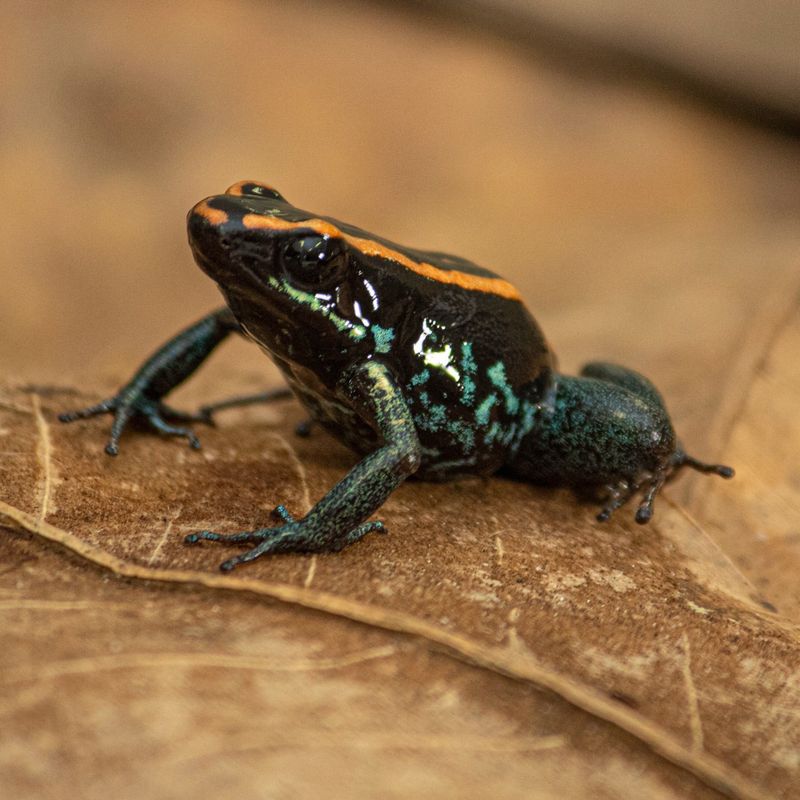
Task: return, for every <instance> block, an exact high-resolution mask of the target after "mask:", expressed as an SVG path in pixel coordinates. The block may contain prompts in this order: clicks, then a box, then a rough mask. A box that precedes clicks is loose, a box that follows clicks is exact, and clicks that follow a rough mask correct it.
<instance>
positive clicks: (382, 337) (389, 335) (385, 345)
mask: <svg viewBox="0 0 800 800" xmlns="http://www.w3.org/2000/svg"><path fill="white" fill-rule="evenodd" d="M369 329H370V331H371V332H372V336H373V337H374V339H375V352H376V353H391V351H392V341H393V340H394V328H382V327H381V326H380V325H377V324H376V323H373V324H372V325H370V328H369Z"/></svg>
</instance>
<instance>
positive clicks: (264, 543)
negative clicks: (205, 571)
mask: <svg viewBox="0 0 800 800" xmlns="http://www.w3.org/2000/svg"><path fill="white" fill-rule="evenodd" d="M272 515H273V516H274V517H276V518H277V519H279V520H281V521H282V522H283V523H284V524H283V525H279V526H278V527H277V528H259V529H257V530H254V531H241V532H240V533H229V534H222V533H215V532H214V531H198V532H197V533H190V534H189V535H188V536H187V537H186V538H185V539H184V541H185V542H186V543H187V544H196V543H197V542H199V541H208V542H221V543H223V544H239V543H241V542H258V544H257V545H256V546H255V547H254V548H252V549H251V550H248V551H247V552H245V553H241V554H240V555H238V556H234V557H233V558H229V559H228V560H227V561H223V562H222V564H220V566H219V568H220V569H221V570H222V571H223V572H230V571H231V570H232V569H233V568H234V567H236V566H238V565H239V564H246V563H247V562H248V561H255V560H256V559H257V558H260V557H261V556H263V555H268V554H269V553H292V552H295V553H321V552H335V551H337V550H342V549H344V548H345V547H347V546H348V545H351V544H353V543H354V542H357V541H358V540H359V539H361V538H362V537H363V536H366V534H368V533H372V532H373V531H376V532H380V533H384V532H385V528H384V525H383V523H382V522H362V523H361V525H358V526H357V527H356V528H354V529H353V530H351V531H349V532H347V533H346V534H345V535H344V536H333V537H331V536H330V535H328V534H326V533H325V532H323V531H320V530H317V529H315V528H314V526H313V525H311V524H309V523H308V522H305V521H304V520H295V519H294V517H293V516H292V515H291V514H290V513H289V512H288V511H287V510H286V508H285V507H284V506H276V508H275V509H274V510H273V512H272Z"/></svg>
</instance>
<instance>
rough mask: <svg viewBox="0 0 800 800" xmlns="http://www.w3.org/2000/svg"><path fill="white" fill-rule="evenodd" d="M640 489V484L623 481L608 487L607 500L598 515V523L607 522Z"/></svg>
mask: <svg viewBox="0 0 800 800" xmlns="http://www.w3.org/2000/svg"><path fill="white" fill-rule="evenodd" d="M638 488H639V486H638V484H636V483H633V482H632V481H628V480H625V479H622V480H620V481H618V482H617V483H613V484H610V485H608V486H606V499H605V503H604V505H603V508H602V509H601V510H600V513H599V514H598V515H597V521H598V522H606V521H607V520H608V519H610V517H611V515H612V514H613V513H614V512H615V511H616V510H617V509H618V508H620V507H621V506H624V505H625V503H627V502H628V500H630V499H631V497H632V496H633V495H634V493H635V492H636V490H637V489H638Z"/></svg>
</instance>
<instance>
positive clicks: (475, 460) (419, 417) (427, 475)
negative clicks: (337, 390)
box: [286, 375, 508, 480]
mask: <svg viewBox="0 0 800 800" xmlns="http://www.w3.org/2000/svg"><path fill="white" fill-rule="evenodd" d="M286 378H287V381H288V383H289V385H290V386H291V388H292V390H293V391H294V393H295V394H296V395H297V397H298V399H299V400H300V401H301V403H302V404H303V405H304V406H305V408H306V409H307V410H308V413H309V414H310V416H311V418H312V419H313V420H314V421H315V422H318V423H319V424H320V425H322V426H323V427H324V428H325V429H326V430H328V431H329V432H330V433H332V434H333V435H334V436H335V437H336V438H337V439H339V440H340V441H341V442H343V443H344V444H345V445H347V446H348V447H349V448H351V449H352V450H355V451H356V452H357V453H360V454H361V455H366V454H368V453H371V452H373V451H374V450H375V449H377V448H378V447H380V444H381V440H380V437H379V436H378V434H377V433H376V431H375V430H374V429H373V428H372V427H371V426H370V425H368V424H367V423H366V422H365V421H364V419H363V418H362V417H361V416H359V414H357V413H356V412H355V411H354V410H353V409H352V408H351V407H350V406H348V405H346V404H345V403H343V402H342V401H341V400H340V399H339V398H338V397H337V396H336V395H334V394H332V393H330V392H327V391H313V390H311V389H309V388H308V386H306V385H305V384H301V383H299V382H298V381H297V380H295V379H294V378H293V377H292V376H290V375H287V376H286ZM411 412H412V416H413V417H414V423H415V427H416V429H417V435H418V436H419V441H420V445H421V447H422V462H421V464H420V468H419V470H418V472H417V473H416V477H418V478H422V479H424V480H448V479H450V478H453V477H455V476H458V475H467V474H470V475H474V474H482V475H488V474H491V473H492V472H496V471H497V470H498V469H499V468H500V467H501V466H502V465H503V463H504V461H505V455H506V450H507V447H506V446H505V444H504V442H503V438H508V436H506V437H503V436H498V437H497V441H496V442H494V441H489V442H487V441H486V440H485V437H486V431H485V430H482V429H481V428H480V427H478V426H469V425H468V424H467V423H466V422H464V421H463V420H461V419H447V418H444V417H442V418H440V417H441V415H439V414H437V413H436V412H434V413H433V414H431V412H430V410H429V409H427V408H424V407H422V406H418V405H417V404H415V403H412V407H411Z"/></svg>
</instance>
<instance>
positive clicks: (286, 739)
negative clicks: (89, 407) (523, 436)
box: [0, 2, 800, 800]
mask: <svg viewBox="0 0 800 800" xmlns="http://www.w3.org/2000/svg"><path fill="white" fill-rule="evenodd" d="M3 5H4V8H6V9H7V12H8V13H6V14H5V15H4V30H3V32H2V34H0V36H2V46H1V47H0V74H2V75H3V76H4V79H3V81H2V82H0V104H2V106H1V107H2V126H1V127H0V174H2V175H3V188H4V200H5V202H4V212H3V224H2V230H3V234H4V235H3V252H2V255H0V277H1V278H2V285H3V286H4V291H3V293H2V296H0V332H1V334H2V335H0V369H1V370H2V375H1V376H0V377H2V389H0V437H2V439H0V441H1V442H2V447H1V448H0V449H2V452H3V457H2V459H0V501H2V502H3V503H4V504H5V505H4V506H0V509H4V510H5V513H6V515H7V516H6V520H7V521H8V525H7V526H6V527H3V528H0V531H1V532H2V534H3V535H2V537H0V613H2V614H3V615H5V617H4V622H3V626H2V630H3V634H2V635H1V637H0V641H2V642H3V645H4V646H3V647H2V653H1V654H0V665H1V666H0V686H2V694H0V709H1V710H0V716H2V727H3V730H4V734H5V735H4V737H3V740H2V742H0V784H2V785H4V786H9V787H12V789H13V792H12V793H13V795H14V796H15V797H31V798H33V797H36V798H39V797H44V796H46V797H54V798H61V797H74V796H82V797H87V798H93V797H98V798H99V797H107V796H109V794H113V795H115V796H117V797H120V798H126V797H131V798H138V797H143V796H147V797H176V796H177V797H204V796H212V795H213V796H215V797H218V798H220V797H221V798H225V797H237V798H250V797H253V798H256V797H263V796H269V797H276V798H280V797H296V796H309V797H311V796H319V795H320V793H325V794H326V795H327V796H333V797H343V798H344V797H347V798H349V797H372V796H376V795H380V796H384V797H398V798H400V797H410V796H419V795H425V796H430V797H448V796H461V797H476V798H477V797H485V796H496V797H501V798H506V797H508V798H516V797H535V798H540V797H541V798H550V797H554V798H555V797H564V796H568V797H570V798H578V799H580V798H584V797H586V798H589V797H608V798H623V797H631V796H642V797H645V796H646V797H653V798H665V799H666V798H669V799H670V800H671V799H672V798H706V797H708V798H711V797H717V796H719V794H718V792H719V791H725V792H727V793H728V794H732V795H734V796H740V797H781V798H791V797H792V796H793V791H794V789H793V787H796V786H797V784H798V781H800V762H798V759H797V752H798V747H800V742H798V737H797V725H796V717H797V714H798V711H800V696H799V693H798V688H797V686H796V680H795V678H794V674H795V671H796V664H797V663H798V656H800V652H798V651H800V636H799V635H798V631H797V627H796V625H797V623H798V622H800V589H798V583H797V580H796V575H797V565H798V563H799V562H800V535H798V534H799V532H800V528H799V527H798V525H799V524H800V523H799V522H798V520H799V519H800V513H798V512H799V511H800V478H799V477H798V474H799V473H798V467H797V461H796V453H797V452H798V449H799V448H798V444H800V432H798V429H797V425H796V421H795V420H794V409H795V407H796V398H797V391H798V386H799V385H800V377H799V376H798V359H797V354H798V347H800V340H798V333H797V328H798V325H799V324H800V322H799V321H798V299H800V269H798V264H799V263H800V260H799V258H798V252H799V251H800V232H799V230H798V224H797V219H798V212H799V211H800V152H799V151H800V147H799V146H798V144H797V142H796V141H792V140H787V139H781V138H778V137H776V136H774V135H771V134H769V133H766V132H758V131H757V130H756V129H754V128H752V127H747V128H745V127H740V126H738V125H737V124H736V123H735V122H734V121H732V120H731V119H726V118H724V117H721V116H716V115H714V114H712V113H709V112H707V111H705V110H704V109H703V108H702V107H700V106H698V105H693V104H692V103H690V102H688V101H686V102H681V101H680V100H679V99H678V98H677V96H675V95H672V94H671V95H665V94H664V93H662V92H659V91H655V90H654V91H647V90H645V89H643V88H642V87H641V86H638V85H637V86H631V85H628V84H627V83H626V82H625V81H624V80H622V79H620V80H619V81H617V82H615V81H610V80H609V78H608V76H607V75H606V76H604V77H603V78H602V79H600V78H598V79H597V80H592V79H591V77H589V76H586V75H585V74H584V75H580V76H579V75H577V74H574V73H571V72H568V71H560V70H558V69H556V67H555V66H554V65H553V64H552V62H551V61H549V60H548V59H542V60H538V59H536V58H535V57H533V58H532V57H530V54H528V55H526V56H525V57H522V56H521V55H520V54H519V52H518V51H517V50H514V49H508V48H506V47H504V46H503V44H502V42H501V41H499V40H496V39H491V40H489V39H486V38H483V37H481V36H480V35H478V34H477V33H470V32H468V31H466V30H464V29H463V28H461V27H459V26H455V27H453V28H452V29H450V28H448V27H447V26H445V25H443V24H442V22H441V20H440V21H439V22H437V23H436V24H430V25H428V24H426V23H424V22H423V21H422V20H421V19H420V18H419V17H416V16H414V15H413V14H410V13H402V12H399V11H391V10H389V9H386V8H381V7H374V6H361V5H358V4H346V5H339V4H336V5H335V6H334V5H326V4H323V3H320V4H299V3H280V4H279V3H261V4H254V3H244V2H242V3H236V2H230V3H225V4H221V3H216V2H196V3H191V4H189V3H185V4H184V3H173V4H165V5H164V6H162V7H154V8H148V9H147V10H146V11H144V10H143V9H142V10H139V9H135V8H133V7H130V6H128V5H115V4H113V3H112V4H108V3H96V4H92V3H78V4H69V3H63V4H57V5H56V4H52V5H49V6H48V5H35V4H23V3H14V2H6V3H4V4H3ZM241 178H255V179H260V180H265V181H267V182H270V183H272V184H273V185H275V186H277V187H278V188H279V189H280V190H281V191H282V192H283V193H284V194H285V195H286V196H287V197H288V198H290V199H291V200H292V201H294V202H296V203H297V204H298V205H301V206H304V207H308V208H312V209H316V210H319V211H320V212H322V213H329V214H332V215H334V216H338V217H340V218H343V219H346V220H349V221H352V222H354V223H356V224H359V225H361V226H363V227H365V228H367V229H369V230H374V231H376V232H380V233H382V234H383V235H385V236H387V237H390V238H393V239H396V240H398V241H401V242H406V243H408V244H409V245H413V246H420V247H427V248H431V249H440V250H449V251H453V252H455V253H458V254H461V255H464V256H466V257H469V258H472V259H474V260H476V261H478V263H482V264H484V265H486V266H488V267H491V268H493V269H495V270H497V271H499V272H501V273H502V274H503V275H504V276H506V277H508V278H510V279H511V280H513V281H514V282H515V283H517V285H519V287H520V289H521V291H522V292H523V294H524V296H525V298H526V300H527V302H528V305H529V306H530V308H531V309H532V311H533V312H534V313H535V315H536V316H537V318H538V319H539V321H540V322H541V324H542V326H543V328H544V330H545V331H546V333H547V335H548V338H549V340H550V341H551V343H552V344H553V346H554V348H555V350H556V352H557V353H558V354H559V357H560V361H561V365H562V367H564V368H565V369H566V370H569V371H573V370H575V369H577V368H578V367H579V365H580V364H581V363H582V362H584V361H587V360H590V359H595V358H606V359H613V360H617V361H620V362H622V363H625V364H627V365H629V366H632V367H634V368H637V369H640V370H642V371H643V372H645V373H646V374H648V375H649V376H650V377H651V378H653V380H654V381H655V382H656V383H657V384H658V385H659V386H660V387H661V388H662V389H663V391H664V393H665V395H666V397H667V401H668V403H669V405H670V408H671V409H672V412H673V416H674V419H675V422H676V425H677V427H678V430H679V433H680V435H681V437H682V439H683V441H684V443H685V444H686V446H687V449H690V451H691V452H693V453H696V454H697V455H698V456H699V457H706V458H709V459H717V460H722V461H725V462H728V463H732V464H733V465H734V466H735V467H736V468H737V470H738V476H737V479H736V480H735V481H732V482H730V483H725V482H721V481H716V482H715V481H714V480H713V479H711V478H703V477H698V479H697V480H690V479H687V478H683V479H681V480H680V481H678V482H676V483H675V484H674V485H673V486H671V487H670V488H669V489H668V491H667V492H666V493H665V495H666V496H665V498H664V499H663V500H662V501H661V502H659V503H658V504H657V511H656V519H655V521H654V523H653V524H651V525H650V526H648V527H647V528H640V527H638V526H636V525H634V524H633V522H632V519H631V515H630V513H623V514H621V515H620V517H619V518H618V519H617V520H615V522H614V523H613V524H611V525H607V526H598V525H597V524H596V523H595V522H594V521H593V517H592V509H591V508H589V507H587V506H583V505H580V504H578V503H577V502H576V501H575V499H574V498H573V497H572V496H571V494H570V493H568V492H558V491H555V492H554V491H548V490H542V489H536V488H533V487H527V486H521V485H518V484H514V483H510V482H506V481H501V480H492V481H488V482H478V481H468V482H464V483H460V484H455V485H451V486H436V487H431V486H429V485H427V484H421V483H417V484H412V483H409V484H408V485H407V486H405V487H403V488H402V489H401V490H400V491H399V492H398V493H396V495H394V496H393V497H392V499H391V500H390V502H389V503H388V504H387V506H386V509H385V513H382V517H383V518H384V519H386V520H387V522H388V523H389V525H390V530H391V533H390V535H389V536H388V537H371V538H368V539H366V540H365V541H364V542H363V543H361V544H359V545H358V546H357V547H354V548H352V549H351V550H349V551H347V552H346V553H343V554H340V555H338V556H325V557H318V558H316V559H311V558H308V557H302V556H301V557H297V556H288V557H281V558H276V559H272V560H270V561H264V562H261V563H258V564H256V565H253V566H252V568H250V569H249V570H247V571H243V572H242V573H241V574H240V577H241V578H242V579H246V580H249V581H250V583H248V584H237V583H236V582H235V581H236V580H237V579H238V577H239V576H235V577H234V579H233V581H234V582H233V583H231V584H224V583H219V582H218V581H219V579H218V578H217V577H216V572H215V570H214V567H215V565H216V563H217V562H218V561H219V560H220V558H221V557H224V556H223V555H222V553H221V551H219V550H216V549H212V548H210V547H204V548H198V549H195V550H187V549H186V548H184V547H182V545H181V544H180V540H181V536H182V535H183V534H184V533H185V532H188V531H190V530H194V529H197V528H198V527H204V526H210V527H216V528H221V529H228V528H230V529H233V528H237V527H251V526H253V525H254V524H256V523H257V522H258V521H259V520H261V519H263V518H264V515H265V514H266V512H267V510H268V509H269V508H270V507H271V506H272V505H274V503H275V502H277V501H279V500H280V501H285V502H288V503H289V505H290V507H292V508H293V509H294V510H295V511H297V512H301V511H303V510H304V509H305V508H307V507H308V504H309V503H310V502H311V501H313V500H314V499H315V498H317V497H319V496H321V495H322V493H323V492H324V491H325V489H326V488H327V487H329V486H330V485H331V484H332V483H333V481H334V480H335V479H336V478H337V477H338V476H339V475H341V474H342V473H343V471H344V470H345V469H347V467H348V466H349V465H350V464H351V463H352V456H351V455H350V454H348V453H347V452H346V451H345V450H343V449H342V448H340V447H339V446H338V445H336V444H335V443H333V442H332V440H330V439H329V438H327V437H326V436H325V435H324V434H321V433H320V434H318V435H316V436H314V437H312V439H310V440H308V441H296V440H295V439H294V438H293V437H292V436H291V435H290V430H291V425H292V423H293V422H294V421H295V420H296V419H298V418H299V413H300V412H299V410H298V409H297V407H296V406H295V405H294V404H292V403H286V404H282V405H280V406H276V407H275V408H274V409H268V410H264V409H260V410H251V411H248V412H239V413H235V412H232V413H231V414H230V415H229V416H227V417H225V418H224V420H222V425H221V427H220V429H219V430H215V431H202V433H203V437H204V444H205V448H204V450H203V451H202V453H199V454H197V453H192V452H190V451H188V450H186V449H184V448H183V447H182V446H181V445H180V444H178V443H175V442H164V441H156V440H154V439H153V438H151V437H148V436H144V435H141V434H139V435H137V434H131V435H129V436H127V437H126V438H125V439H124V441H123V450H122V454H121V455H120V457H119V458H118V459H117V460H115V461H110V460H108V459H106V458H105V457H104V456H103V454H102V444H103V441H104V431H105V429H106V427H107V425H106V424H105V423H102V422H96V423H91V424H89V425H87V426H86V427H85V428H83V429H80V428H61V427H60V426H57V425H56V424H55V414H56V413H57V412H58V411H59V410H61V409H63V408H65V407H71V406H74V405H75V404H76V403H78V404H80V403H82V402H88V401H90V400H91V399H93V398H95V397H98V396H99V395H102V394H104V393H107V392H108V391H109V390H110V389H112V388H113V387H114V386H115V385H117V384H118V383H119V381H120V380H122V379H123V378H124V377H125V376H126V375H128V374H129V373H130V371H131V368H132V367H133V366H134V365H135V364H136V363H137V362H138V361H139V360H141V358H142V357H143V356H144V355H145V354H147V352H148V351H149V350H151V349H152V348H153V347H154V346H155V345H157V344H158V343H160V342H161V341H162V340H163V339H164V338H166V337H167V336H169V335H170V334H172V333H173V332H175V330H177V329H178V328H179V327H181V326H183V325H185V324H186V323H188V322H190V321H192V320H193V319H195V318H196V317H198V316H200V315H201V314H202V313H203V312H204V311H206V310H207V309H209V308H211V307H213V306H214V305H215V304H217V303H218V302H219V299H218V296H217V294H216V292H215V290H214V288H213V287H212V286H211V285H210V283H209V281H208V280H207V279H206V278H205V277H204V276H203V275H202V274H201V273H200V272H199V271H198V270H197V268H196V267H195V266H194V265H193V263H192V261H191V257H190V254H189V252H188V248H187V247H186V244H185V231H184V215H185V213H186V210H187V209H188V208H189V207H190V206H191V205H192V204H193V203H194V202H196V201H197V200H198V199H200V198H201V197H203V196H205V195H208V194H212V193H216V192H219V191H221V190H222V189H224V188H225V187H226V186H227V185H228V184H230V183H232V182H234V181H235V180H238V179H241ZM275 380H276V375H275V373H274V370H272V369H271V368H270V367H269V365H268V364H267V363H266V361H265V359H264V358H263V356H261V355H260V354H259V353H256V352H252V351H251V349H249V348H247V347H246V346H245V345H244V344H243V343H234V344H232V345H230V346H227V345H226V347H225V349H224V350H223V351H222V352H221V353H220V354H219V355H218V356H215V358H214V359H213V360H212V363H211V364H210V365H209V367H208V369H207V370H205V371H204V372H203V373H202V374H200V375H199V376H198V377H197V379H196V380H195V381H193V382H192V383H191V384H190V385H189V386H188V387H187V388H186V389H182V390H181V394H180V397H179V398H178V401H181V402H183V403H184V404H187V405H192V404H194V403H197V402H199V401H200V400H203V399H207V398H209V397H211V398H217V397H222V396H226V395H228V394H230V393H232V392H235V391H236V390H238V389H242V388H245V389H247V388H260V387H262V386H264V385H267V384H269V383H270V382H274V381H275ZM14 509H16V511H15V510H14ZM8 515H10V516H8ZM26 515H27V516H26ZM48 523H50V524H51V525H52V526H54V527H48ZM47 538H51V539H53V538H55V539H58V540H60V541H61V542H62V545H63V544H66V545H67V547H68V548H72V550H73V551H75V552H74V553H73V555H69V554H68V552H65V550H64V549H63V546H62V547H59V546H54V545H49V544H47V543H46V541H44V539H47ZM152 570H157V572H152ZM187 570H190V571H192V572H191V575H189V576H188V577H187V575H186V574H185V573H186V571H187ZM120 575H127V576H128V577H120ZM203 576H207V578H205V577H203ZM146 579H157V580H158V581H161V582H164V583H163V585H161V584H158V583H153V582H148V581H147V580H146ZM176 581H177V582H179V583H185V582H186V581H189V585H188V586H185V585H184V586H178V585H175V582H176ZM211 583H213V584H214V585H213V586H210V585H203V584H211ZM286 586H288V587H289V589H288V590H286V588H285V587H286ZM276 587H277V588H276ZM281 587H284V588H281ZM286 591H288V592H289V593H288V594H286ZM282 592H283V594H282ZM276 596H277V597H279V598H282V599H283V600H285V601H288V602H275V601H274V600H269V599H268V598H269V597H273V598H274V597H276ZM265 598H267V599H265ZM771 606H774V607H776V608H777V612H776V613H773V612H770V611H769V610H768V608H769V607H771ZM537 687H538V688H541V687H544V688H545V689H547V690H548V691H546V692H542V691H539V690H538V688H537ZM310 763H313V764H314V767H315V768H314V769H309V766H308V765H309V764H310ZM143 764H146V765H147V766H146V768H143V767H142V765H143Z"/></svg>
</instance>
